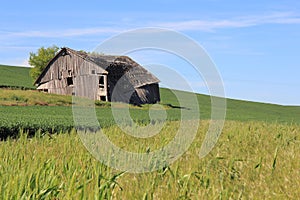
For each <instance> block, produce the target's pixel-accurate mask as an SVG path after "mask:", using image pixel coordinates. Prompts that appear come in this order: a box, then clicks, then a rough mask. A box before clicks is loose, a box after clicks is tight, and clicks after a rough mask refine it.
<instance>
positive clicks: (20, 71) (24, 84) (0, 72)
mask: <svg viewBox="0 0 300 200" xmlns="http://www.w3.org/2000/svg"><path fill="white" fill-rule="evenodd" d="M29 70H30V68H28V67H15V66H7V65H0V77H1V78H0V87H17V88H25V89H26V88H29V89H34V88H35V87H34V86H33V79H32V78H31V77H30V76H29Z"/></svg>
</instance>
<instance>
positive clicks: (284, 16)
mask: <svg viewBox="0 0 300 200" xmlns="http://www.w3.org/2000/svg"><path fill="white" fill-rule="evenodd" d="M263 24H300V16H299V15H295V14H293V13H288V12H281V13H280V12H278V13H272V14H268V15H257V16H241V17H237V18H234V19H216V20H186V21H177V22H161V23H159V24H158V26H161V27H166V28H171V29H175V30H178V31H193V30H202V31H214V30H216V29H222V28H242V27H251V26H258V25H263Z"/></svg>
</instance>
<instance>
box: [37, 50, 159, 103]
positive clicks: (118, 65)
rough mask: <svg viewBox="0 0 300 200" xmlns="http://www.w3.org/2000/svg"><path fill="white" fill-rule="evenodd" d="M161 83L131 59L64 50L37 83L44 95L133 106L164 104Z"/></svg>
mask: <svg viewBox="0 0 300 200" xmlns="http://www.w3.org/2000/svg"><path fill="white" fill-rule="evenodd" d="M158 83H159V80H158V79H157V78H156V77H155V76H154V75H152V74H151V73H150V72H148V71H147V70H146V69H144V68H143V67H142V66H141V65H139V64H138V63H136V62H135V61H133V60H132V59H131V58H129V57H127V56H111V55H99V54H87V53H85V52H81V51H75V50H73V49H70V48H66V47H64V48H62V49H61V50H60V51H59V52H58V53H57V54H56V56H55V57H54V58H53V59H52V60H51V61H50V62H49V63H48V65H47V66H46V68H45V69H44V70H43V71H42V73H41V75H40V76H39V77H38V78H37V80H36V81H35V85H36V86H37V89H38V90H40V91H44V92H48V93H55V94H65V95H76V96H82V97H87V98H90V99H94V100H102V101H114V102H125V103H131V104H137V105H139V104H145V103H156V102H159V101H160V95H159V86H158Z"/></svg>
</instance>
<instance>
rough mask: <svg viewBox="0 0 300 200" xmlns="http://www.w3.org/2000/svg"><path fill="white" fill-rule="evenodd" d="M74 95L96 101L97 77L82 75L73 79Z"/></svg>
mask: <svg viewBox="0 0 300 200" xmlns="http://www.w3.org/2000/svg"><path fill="white" fill-rule="evenodd" d="M75 86H76V87H75V88H76V89H75V94H76V96H81V97H87V98H89V99H95V100H96V99H97V90H98V76H96V75H82V76H77V77H76V78H75Z"/></svg>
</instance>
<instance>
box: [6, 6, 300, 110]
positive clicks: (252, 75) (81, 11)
mask: <svg viewBox="0 0 300 200" xmlns="http://www.w3.org/2000/svg"><path fill="white" fill-rule="evenodd" d="M0 10H1V12H0V27H1V28H0V45H1V47H0V63H1V64H8V65H23V66H26V65H28V64H27V59H28V56H29V52H35V51H36V50H37V49H38V48H39V47H41V46H45V47H47V46H51V45H53V44H55V45H57V46H60V47H62V46H68V47H70V48H74V49H77V50H81V49H82V50H86V51H92V50H93V49H94V48H95V47H96V46H97V45H99V44H100V43H101V42H103V41H104V40H106V39H108V38H110V37H112V36H114V35H116V34H120V33H122V32H123V31H126V30H130V29H136V28H143V27H160V28H168V29H172V30H175V31H178V32H180V33H183V34H185V35H187V36H188V37H190V38H192V39H193V40H195V41H196V42H197V43H199V44H200V45H201V46H202V47H203V48H204V49H205V50H206V51H207V52H208V54H209V55H210V57H211V59H212V60H213V61H214V63H215V64H216V66H217V68H218V70H219V72H220V74H221V76H222V78H223V81H224V87H225V94H226V96H227V97H229V98H236V99H246V100H251V101H260V102H270V103H276V104H283V105H300V92H299V86H300V78H299V77H300V65H299V61H300V55H299V52H300V1H297V0H285V1H282V0H272V1H271V0H265V1H264V0H262V1H258V0H253V1H237V0H236V1H235V0H226V1H225V0H223V1H221V0H204V1H201V0H185V1H182V2H178V1H170V0H153V1H148V2H147V1H85V2H83V1H82V2H77V1H56V0H53V1H19V2H17V3H16V2H13V1H4V2H2V3H1V8H0ZM168 56H169V57H168ZM132 57H133V58H134V59H136V60H137V61H138V62H139V63H141V64H145V63H149V62H151V61H152V60H151V59H153V63H162V64H169V65H172V66H173V67H174V68H175V69H176V70H178V71H179V72H180V73H183V74H184V73H185V76H186V77H189V76H190V77H193V75H194V74H192V73H191V74H189V72H188V70H185V68H187V67H188V66H187V65H186V63H184V62H183V61H179V60H176V58H172V56H170V55H160V56H158V53H157V52H153V53H151V51H150V52H146V53H145V54H142V53H140V54H133V55H132ZM154 58H155V59H154ZM170 60H172V61H170ZM155 73H159V71H158V72H155ZM158 76H159V75H158ZM196 79H197V78H194V79H192V78H191V84H195V88H194V90H195V91H197V92H201V93H208V92H207V90H206V89H205V87H203V85H202V84H201V81H199V84H198V85H197V83H195V82H193V81H195V80H196ZM198 86H199V87H198Z"/></svg>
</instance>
